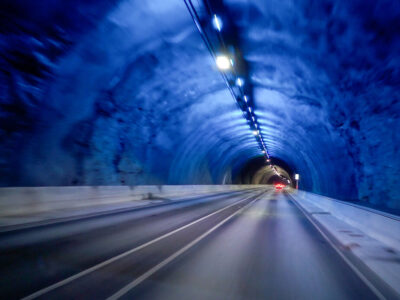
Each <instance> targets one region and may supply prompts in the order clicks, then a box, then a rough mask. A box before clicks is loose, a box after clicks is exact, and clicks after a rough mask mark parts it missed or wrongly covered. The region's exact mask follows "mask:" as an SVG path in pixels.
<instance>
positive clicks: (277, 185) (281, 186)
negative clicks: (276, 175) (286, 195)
mask: <svg viewBox="0 0 400 300" xmlns="http://www.w3.org/2000/svg"><path fill="white" fill-rule="evenodd" d="M285 187H286V185H284V184H283V183H277V184H275V189H277V190H283V188H285Z"/></svg>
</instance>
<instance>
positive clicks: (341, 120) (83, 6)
mask: <svg viewBox="0 0 400 300" xmlns="http://www.w3.org/2000/svg"><path fill="white" fill-rule="evenodd" d="M39 2H40V3H39ZM187 3H188V2H187V1H182V0H169V1H164V0H154V1H137V0H124V1H114V0H113V1H111V0H99V1H89V0H85V1H76V0H72V1H68V3H66V2H65V1H61V0H52V1H50V0H43V1H25V0H17V1H11V0H6V1H2V3H1V4H0V9H1V12H2V18H1V20H0V26H1V28H2V31H1V33H0V45H1V48H0V53H1V56H0V65H1V72H0V88H1V90H2V93H1V96H0V97H1V98H0V114H1V115H0V140H1V148H0V158H1V161H0V164H1V168H0V184H1V186H49V185H50V186H51V185H138V184H231V183H237V184H245V183H246V184H248V183H251V184H257V183H261V184H265V183H267V184H268V183H271V182H274V181H275V180H278V178H277V177H274V176H275V175H273V176H270V175H271V174H272V173H271V172H270V170H272V169H271V167H270V166H266V164H265V156H264V155H263V153H262V152H261V150H262V149H260V140H259V139H256V138H255V136H254V135H253V133H252V132H253V131H254V128H252V127H251V126H253V125H254V124H253V123H252V124H253V125H251V124H250V125H251V126H249V119H248V118H246V117H245V118H244V117H243V111H241V107H240V103H243V99H242V100H240V101H242V102H240V101H239V100H238V99H234V98H233V97H232V93H231V91H230V90H229V89H228V88H227V82H226V80H225V78H224V76H221V72H220V70H219V69H218V68H217V66H216V62H215V59H214V58H213V57H212V55H210V51H209V49H208V47H207V44H206V43H205V42H204V39H203V38H202V35H201V34H199V26H200V27H201V28H202V30H204V31H207V32H210V41H211V42H213V43H217V42H218V41H219V40H218V38H215V37H214V38H213V37H212V34H211V32H212V31H213V30H214V31H215V28H213V26H212V25H211V24H212V16H213V15H214V14H218V15H219V16H220V18H221V24H222V26H225V27H222V29H221V32H223V33H222V34H221V36H222V37H223V38H224V43H226V44H228V46H229V45H230V46H231V47H228V46H227V47H226V48H227V49H230V50H229V51H232V53H234V54H235V56H234V57H235V59H236V62H237V64H238V69H237V70H238V71H237V72H238V73H239V74H238V76H239V77H240V78H242V79H243V80H244V82H246V85H245V91H244V92H246V93H247V95H248V97H249V101H248V105H250V106H251V108H252V109H253V111H252V116H253V117H254V118H255V119H256V120H257V125H258V127H257V130H259V132H260V136H262V140H263V143H265V145H266V148H267V150H268V154H269V155H270V157H271V164H272V165H273V166H275V167H276V168H277V172H278V173H279V174H280V176H283V177H286V178H287V179H289V180H290V181H291V184H293V174H294V173H299V174H300V176H301V180H300V182H299V187H300V188H301V189H304V190H307V191H312V192H315V193H319V194H323V195H327V196H332V197H335V198H339V199H343V200H361V201H364V202H369V203H372V204H377V205H382V206H386V207H392V208H396V207H397V208H398V207H400V199H399V196H398V195H399V192H400V184H399V180H400V179H399V178H400V168H399V165H400V156H399V155H398V153H399V145H400V135H399V134H398V132H399V130H398V129H399V128H400V101H399V97H400V96H399V95H400V72H399V71H398V70H400V61H399V55H398V53H400V38H399V31H398V28H400V23H399V22H400V21H399V20H400V4H399V3H398V2H396V1H379V3H378V2H376V1H372V0H370V1H365V0H364V1H361V0H354V1H350V2H349V1H345V0H339V1H331V0H321V1H311V0H303V1H261V0H250V1H241V0H225V1H203V2H202V1H198V2H196V3H194V1H193V2H191V3H192V4H193V3H194V4H193V9H194V11H195V12H196V13H197V14H198V18H199V20H200V21H199V23H195V22H194V19H193V15H191V13H190V10H188V7H187V5H185V4H187ZM207 3H208V5H207ZM210 3H211V4H210ZM210 12H211V13H210ZM224 30H225V31H224ZM200 32H201V31H200ZM213 34H215V32H214V33H213ZM215 49H216V51H217V52H218V47H216V46H215ZM231 75H232V74H230V75H229V76H231ZM228 83H229V84H232V86H234V83H232V82H230V81H229V80H228ZM235 89H236V87H235ZM250 106H249V107H250ZM280 178H281V177H280Z"/></svg>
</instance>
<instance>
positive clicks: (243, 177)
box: [232, 157, 296, 187]
mask: <svg viewBox="0 0 400 300" xmlns="http://www.w3.org/2000/svg"><path fill="white" fill-rule="evenodd" d="M270 162H271V163H270V164H267V163H266V162H265V159H264V157H255V158H253V159H251V160H249V161H248V162H247V163H246V164H245V165H243V166H242V167H241V168H240V169H239V170H233V172H232V174H233V177H232V182H233V183H235V184H276V183H282V184H285V185H287V186H291V187H295V186H296V185H295V178H294V174H295V172H294V171H293V170H292V168H291V167H290V166H289V165H288V164H287V163H285V162H284V161H283V160H281V159H279V158H274V157H271V158H270Z"/></svg>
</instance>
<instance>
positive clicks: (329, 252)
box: [0, 190, 378, 300]
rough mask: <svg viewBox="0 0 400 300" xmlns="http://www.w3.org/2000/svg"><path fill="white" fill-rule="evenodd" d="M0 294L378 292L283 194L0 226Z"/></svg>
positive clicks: (363, 295)
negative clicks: (35, 225)
mask: <svg viewBox="0 0 400 300" xmlns="http://www.w3.org/2000/svg"><path fill="white" fill-rule="evenodd" d="M0 251H1V255H0V296H1V297H0V298H1V299H22V298H23V299H57V300H61V299H164V300H165V299H190V300H196V299H230V300H235V299H243V300H244V299H246V300H248V299H378V297H377V295H376V294H375V293H374V292H373V291H372V290H371V289H370V288H369V287H368V285H367V284H366V283H365V282H364V281H363V280H362V279H361V278H360V277H359V276H358V275H357V274H356V273H355V272H354V271H353V270H352V269H351V268H350V267H349V266H348V265H347V264H346V262H345V261H344V260H343V259H342V258H341V257H340V256H339V255H338V253H337V252H336V251H335V250H334V249H333V248H332V246H331V245H330V243H329V242H327V241H326V240H325V239H324V237H323V236H322V235H321V234H320V233H319V231H318V230H317V229H316V228H315V227H314V225H313V224H311V223H310V221H309V220H308V219H307V218H306V216H305V215H304V214H303V213H302V212H301V211H300V210H299V209H298V208H297V206H296V205H295V204H294V203H293V202H292V201H291V200H290V198H289V197H288V196H287V195H285V194H284V193H283V192H275V191H273V190H266V191H260V190H254V191H244V192H236V193H229V194H221V195H215V196H211V197H200V198H197V199H194V200H188V201H182V202H179V203H170V204H167V205H163V206H158V207H153V208H145V209H136V210H132V211H128V212H122V213H117V214H110V215H103V216H99V217H95V218H93V217H92V218H86V219H81V220H75V221H71V222H65V223H60V224H53V225H47V226H42V227H38V228H31V229H24V230H17V231H14V232H13V231H11V232H8V233H2V234H0Z"/></svg>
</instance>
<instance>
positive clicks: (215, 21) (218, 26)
mask: <svg viewBox="0 0 400 300" xmlns="http://www.w3.org/2000/svg"><path fill="white" fill-rule="evenodd" d="M212 23H213V27H214V29H216V30H218V31H221V30H222V20H221V18H220V17H218V16H217V15H214V16H213V20H212Z"/></svg>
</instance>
